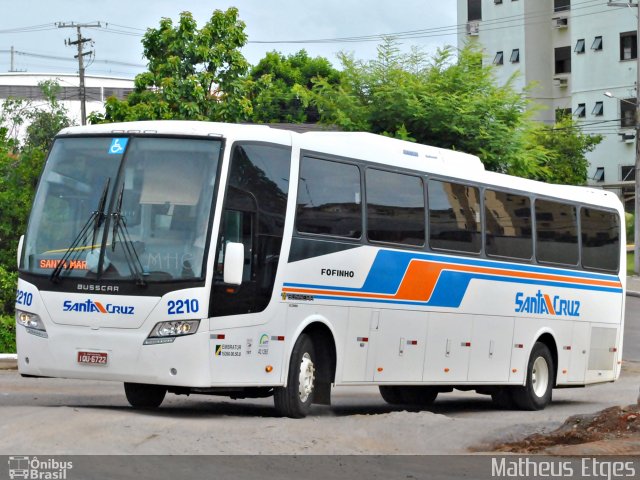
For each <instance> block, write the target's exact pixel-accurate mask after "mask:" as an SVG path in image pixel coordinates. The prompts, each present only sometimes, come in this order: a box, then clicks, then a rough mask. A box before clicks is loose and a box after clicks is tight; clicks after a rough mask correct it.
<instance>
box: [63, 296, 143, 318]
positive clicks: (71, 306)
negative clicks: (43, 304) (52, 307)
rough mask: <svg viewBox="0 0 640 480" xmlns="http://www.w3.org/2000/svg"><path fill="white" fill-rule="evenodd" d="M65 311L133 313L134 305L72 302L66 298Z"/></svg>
mask: <svg viewBox="0 0 640 480" xmlns="http://www.w3.org/2000/svg"><path fill="white" fill-rule="evenodd" d="M62 311H63V312H82V313H114V314H120V315H133V307H131V306H127V305H114V304H112V303H107V304H106V305H103V304H102V303H100V302H94V301H93V300H87V301H85V302H72V301H71V300H65V301H64V303H63V304H62Z"/></svg>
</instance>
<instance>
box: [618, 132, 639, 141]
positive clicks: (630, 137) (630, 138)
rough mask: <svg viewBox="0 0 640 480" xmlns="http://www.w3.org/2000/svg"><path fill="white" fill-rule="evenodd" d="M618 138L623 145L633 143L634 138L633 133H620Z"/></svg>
mask: <svg viewBox="0 0 640 480" xmlns="http://www.w3.org/2000/svg"><path fill="white" fill-rule="evenodd" d="M620 137H621V138H622V141H623V142H624V143H635V141H636V136H635V135H634V134H633V133H621V134H620Z"/></svg>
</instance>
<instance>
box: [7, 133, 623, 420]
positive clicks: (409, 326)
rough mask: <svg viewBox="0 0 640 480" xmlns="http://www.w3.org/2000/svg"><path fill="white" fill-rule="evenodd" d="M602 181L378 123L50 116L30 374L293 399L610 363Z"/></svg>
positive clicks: (137, 403) (611, 307)
mask: <svg viewBox="0 0 640 480" xmlns="http://www.w3.org/2000/svg"><path fill="white" fill-rule="evenodd" d="M623 218H624V217H623V210H622V206H621V203H620V201H619V200H618V198H617V197H616V196H615V195H613V194H612V193H608V192H604V191H600V190H594V189H588V188H582V187H568V186H558V185H548V184H545V183H540V182H534V181H530V180H525V179H522V178H516V177H511V176H507V175H502V174H498V173H492V172H487V171H485V169H484V167H483V165H482V163H481V162H480V160H479V159H478V158H477V157H474V156H471V155H467V154H463V153H458V152H453V151H448V150H443V149H438V148H433V147H429V146H425V145H419V144H413V143H409V142H403V141H399V140H394V139H390V138H385V137H381V136H376V135H372V134H366V133H333V132H308V133H302V134H300V133H294V132H290V131H285V130H280V129H275V128H270V127H268V126H254V125H251V126H250V125H228V124H220V123H206V122H177V121H161V122H136V123H124V124H110V125H97V126H88V127H72V128H68V129H65V130H63V131H62V132H60V134H59V135H58V136H57V138H56V140H55V142H54V144H53V147H52V149H51V152H50V154H49V157H48V159H47V162H46V166H45V168H44V171H43V174H42V177H41V180H40V185H39V187H38V191H37V194H36V197H35V201H34V205H33V209H32V212H31V217H30V220H29V226H28V230H27V232H26V235H25V237H24V239H23V241H22V242H21V248H20V251H19V270H20V278H19V284H18V291H17V299H16V310H17V313H16V319H17V324H18V328H17V343H18V365H19V370H20V372H21V373H22V374H23V375H25V376H46V377H65V378H80V379H96V380H113V381H120V382H124V388H125V393H126V397H127V399H128V401H129V403H130V404H131V405H132V406H134V407H139V408H152V407H157V406H159V405H160V404H161V402H162V401H163V399H164V397H165V395H166V393H167V392H170V393H175V394H190V393H200V394H211V395H225V396H230V397H232V398H250V397H266V396H271V395H272V396H273V397H274V402H275V406H276V409H277V411H278V412H279V413H280V414H281V415H285V416H291V417H302V416H305V415H306V414H307V413H308V412H309V408H310V406H311V404H313V403H317V404H329V402H330V393H331V387H332V386H333V385H378V386H379V388H380V392H381V394H382V396H383V398H384V399H385V400H386V401H387V402H389V403H391V404H405V405H418V406H419V405H428V404H430V403H431V402H433V401H434V400H435V398H436V396H437V395H438V394H439V393H441V392H449V391H452V389H454V388H455V389H461V390H476V391H477V392H478V393H481V394H489V395H492V397H493V400H494V402H495V403H496V404H497V405H500V406H504V407H512V408H520V409H528V410H533V409H541V408H544V407H545V406H546V405H547V404H548V403H549V402H550V400H551V393H552V389H553V388H562V387H577V386H584V385H586V384H592V383H599V382H610V381H613V380H615V379H616V378H617V377H618V375H619V374H620V367H621V355H622V335H623V323H624V318H623V312H624V301H625V296H624V293H625V280H626V276H625V269H626V267H625V247H624V245H625V236H624V228H622V227H623V225H624V223H623Z"/></svg>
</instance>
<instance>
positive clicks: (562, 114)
mask: <svg viewBox="0 0 640 480" xmlns="http://www.w3.org/2000/svg"><path fill="white" fill-rule="evenodd" d="M570 116H571V109H570V108H556V122H559V121H560V120H562V119H563V118H567V117H570Z"/></svg>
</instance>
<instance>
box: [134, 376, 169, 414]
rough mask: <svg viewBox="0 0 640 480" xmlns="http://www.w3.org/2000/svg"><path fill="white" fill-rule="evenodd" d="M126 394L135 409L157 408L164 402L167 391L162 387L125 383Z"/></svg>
mask: <svg viewBox="0 0 640 480" xmlns="http://www.w3.org/2000/svg"><path fill="white" fill-rule="evenodd" d="M124 393H125V395H126V396H127V400H128V401H129V404H130V405H131V406H132V407H133V408H157V407H159V406H160V404H161V403H162V401H163V400H164V396H165V395H166V394H167V389H166V387H163V386H162V385H147V384H144V383H127V382H125V384H124Z"/></svg>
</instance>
